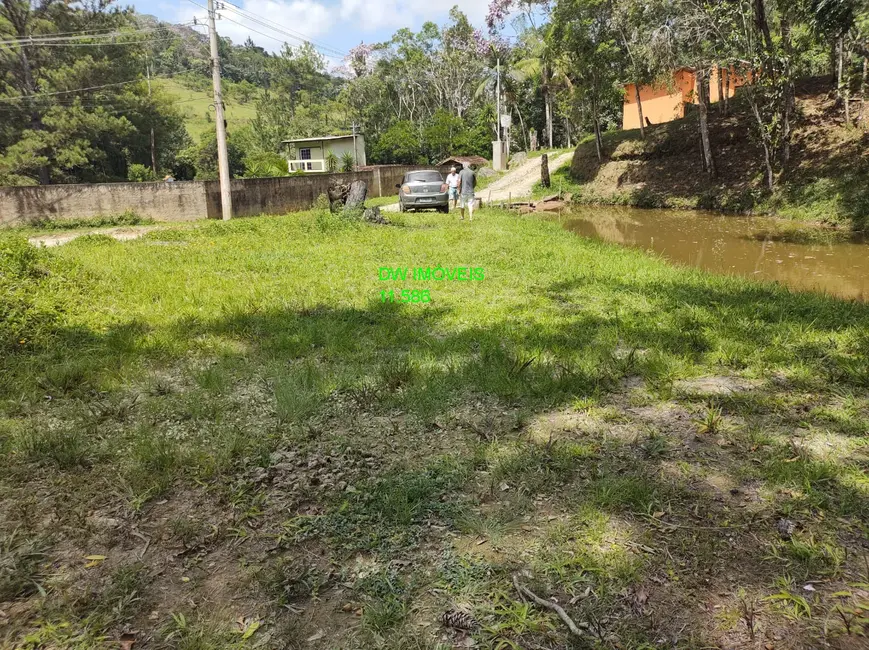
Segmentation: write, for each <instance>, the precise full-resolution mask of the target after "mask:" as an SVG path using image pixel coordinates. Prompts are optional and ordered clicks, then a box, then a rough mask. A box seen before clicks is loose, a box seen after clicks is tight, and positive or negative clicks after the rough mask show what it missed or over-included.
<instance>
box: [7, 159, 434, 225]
mask: <svg viewBox="0 0 869 650" xmlns="http://www.w3.org/2000/svg"><path fill="white" fill-rule="evenodd" d="M414 169H425V168H424V167H417V166H406V165H383V166H379V167H365V168H363V169H361V170H359V171H357V172H353V173H350V174H307V175H305V176H289V177H280V178H245V179H238V180H233V181H231V189H232V204H233V213H234V215H235V216H238V217H247V216H254V215H258V214H284V213H286V212H293V211H297V210H306V209H308V208H309V207H311V205H313V203H314V201H315V200H316V198H317V197H318V196H319V195H320V194H325V193H326V190H327V189H328V188H329V185H330V184H332V183H333V182H335V181H345V182H346V181H353V180H363V181H365V182H366V183H367V184H368V196H370V197H379V196H389V195H392V194H396V193H397V190H396V188H395V186H396V185H397V184H399V183H401V180H402V178H403V177H404V174H405V172H407V171H412V170H414ZM429 169H430V168H429ZM128 210H129V211H132V212H135V213H136V214H138V215H139V216H141V217H150V218H151V219H154V220H155V221H193V220H196V219H205V218H209V219H219V218H220V217H221V208H220V185H219V183H218V182H217V181H185V182H176V183H99V184H91V185H38V186H33V187H0V225H3V226H13V225H23V224H28V223H36V222H39V221H45V220H48V219H50V220H63V219H84V218H92V217H111V216H115V215H119V214H122V213H124V212H127V211H128Z"/></svg>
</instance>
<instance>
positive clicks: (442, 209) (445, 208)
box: [438, 205, 450, 214]
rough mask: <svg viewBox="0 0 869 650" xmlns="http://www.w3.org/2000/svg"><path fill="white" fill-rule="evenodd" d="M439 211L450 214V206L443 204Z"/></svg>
mask: <svg viewBox="0 0 869 650" xmlns="http://www.w3.org/2000/svg"><path fill="white" fill-rule="evenodd" d="M438 212H442V213H443V214H449V213H450V206H448V205H442V206H441V207H439V208H438Z"/></svg>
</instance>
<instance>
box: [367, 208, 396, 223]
mask: <svg viewBox="0 0 869 650" xmlns="http://www.w3.org/2000/svg"><path fill="white" fill-rule="evenodd" d="M362 218H363V219H364V220H365V221H367V222H368V223H379V224H382V225H384V226H388V225H389V224H390V223H391V222H390V221H389V219H387V218H386V217H384V216H383V215H382V214H381V212H380V208H377V207H374V208H365V211H364V212H363V213H362Z"/></svg>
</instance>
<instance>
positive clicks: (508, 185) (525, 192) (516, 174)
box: [380, 151, 573, 212]
mask: <svg viewBox="0 0 869 650" xmlns="http://www.w3.org/2000/svg"><path fill="white" fill-rule="evenodd" d="M572 159H573V152H572V151H568V152H567V153H563V154H561V155H558V156H556V157H554V158H550V159H549V173H550V174H551V173H553V172H554V171H555V170H556V169H558V168H559V167H561V166H563V165H566V164H569V163H570V161H571V160H572ZM539 180H540V156H535V157H534V158H529V159H528V160H526V161H525V162H524V163H522V165H520V166H519V167H517V168H516V169H513V170H511V171H509V172H507V173H506V174H505V175H504V176H502V177H501V178H499V179H498V180H497V181H495V182H494V183H492V184H491V185H489V187H487V188H486V189H484V190H480V191H478V192H477V198H479V199H482V201H483V205H486V203H488V202H489V201H506V200H508V199H510V198H514V199H516V198H520V197H524V196H529V195H530V194H531V191H532V190H533V189H534V184H535V183H536V182H537V181H539ZM380 209H381V210H383V211H384V212H398V203H392V204H390V205H384V206H381V208H380Z"/></svg>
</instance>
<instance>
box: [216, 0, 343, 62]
mask: <svg viewBox="0 0 869 650" xmlns="http://www.w3.org/2000/svg"><path fill="white" fill-rule="evenodd" d="M221 4H222V5H229V7H230V9H229V10H230V11H232V12H234V13H237V14H239V15H241V16H244V17H245V18H247V19H248V20H253V21H254V22H258V23H260V24H262V25H264V26H266V27H268V28H270V29H272V30H274V31H276V32H288V33H290V34H295V35H296V36H295V38H296V39H297V40H302V41H304V42H305V43H310V44H311V45H315V46H317V47H320V48H322V49H324V50H328V51H330V52H332V53H334V54H337V55H339V56H347V53H346V52H342V51H341V50H339V49H337V48H334V47H332V46H331V45H327V44H325V43H320V42H318V41H315V40H314V39H312V38H310V37H308V36H307V35H305V34H303V33H302V32H298V31H296V30H294V29H290V28H289V27H285V26H283V25H281V24H280V23H278V22H275V21H274V20H271V19H270V18H265V17H263V16H257V15H256V14H254V13H253V12H250V11H247V10H246V9H242V8H241V7H239V6H238V5H236V4H233V3H232V2H227V1H226V0H224V1H223V2H221Z"/></svg>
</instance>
